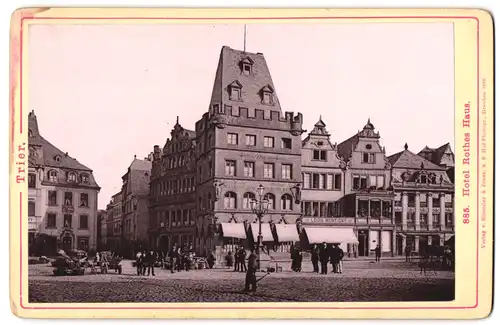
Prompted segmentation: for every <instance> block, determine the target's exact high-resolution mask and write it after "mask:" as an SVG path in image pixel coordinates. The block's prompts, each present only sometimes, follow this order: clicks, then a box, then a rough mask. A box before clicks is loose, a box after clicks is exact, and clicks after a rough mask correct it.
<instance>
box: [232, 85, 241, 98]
mask: <svg viewBox="0 0 500 325" xmlns="http://www.w3.org/2000/svg"><path fill="white" fill-rule="evenodd" d="M231 100H240V90H239V89H238V88H234V87H233V88H231Z"/></svg>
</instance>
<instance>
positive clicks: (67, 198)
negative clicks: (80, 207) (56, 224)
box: [64, 192, 73, 206]
mask: <svg viewBox="0 0 500 325" xmlns="http://www.w3.org/2000/svg"><path fill="white" fill-rule="evenodd" d="M64 205H66V206H72V205H73V193H71V192H64Z"/></svg>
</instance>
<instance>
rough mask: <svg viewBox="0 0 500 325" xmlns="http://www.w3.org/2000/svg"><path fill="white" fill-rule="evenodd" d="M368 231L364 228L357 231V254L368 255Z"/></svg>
mask: <svg viewBox="0 0 500 325" xmlns="http://www.w3.org/2000/svg"><path fill="white" fill-rule="evenodd" d="M369 254H370V251H369V250H368V232H367V231H366V230H359V231H358V256H368V255H369Z"/></svg>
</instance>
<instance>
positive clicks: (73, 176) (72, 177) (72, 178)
mask: <svg viewBox="0 0 500 325" xmlns="http://www.w3.org/2000/svg"><path fill="white" fill-rule="evenodd" d="M68 182H76V174H75V173H68Z"/></svg>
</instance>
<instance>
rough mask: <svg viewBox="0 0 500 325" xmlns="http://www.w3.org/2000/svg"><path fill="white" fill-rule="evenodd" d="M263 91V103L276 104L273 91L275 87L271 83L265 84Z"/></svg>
mask: <svg viewBox="0 0 500 325" xmlns="http://www.w3.org/2000/svg"><path fill="white" fill-rule="evenodd" d="M261 93H262V103H263V104H266V105H273V104H274V99H273V93H274V89H273V87H271V86H270V85H267V86H265V87H264V88H262V90H261Z"/></svg>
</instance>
